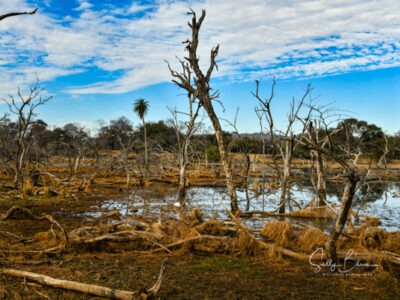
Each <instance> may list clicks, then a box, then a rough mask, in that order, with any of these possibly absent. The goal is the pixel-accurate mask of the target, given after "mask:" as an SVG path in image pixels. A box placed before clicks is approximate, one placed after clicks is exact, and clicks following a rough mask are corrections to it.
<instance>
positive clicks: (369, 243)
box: [360, 227, 400, 254]
mask: <svg viewBox="0 0 400 300" xmlns="http://www.w3.org/2000/svg"><path fill="white" fill-rule="evenodd" d="M360 243H361V245H362V246H364V247H365V248H367V249H368V250H383V251H390V252H394V253H398V254H400V232H387V231H385V230H383V229H380V228H376V227H372V228H368V229H367V230H365V231H362V232H361V234H360Z"/></svg>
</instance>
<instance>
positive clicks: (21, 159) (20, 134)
mask: <svg viewBox="0 0 400 300" xmlns="http://www.w3.org/2000/svg"><path fill="white" fill-rule="evenodd" d="M42 91H43V89H42V88H41V87H40V86H39V80H38V79H37V81H36V83H35V85H34V86H33V87H30V88H29V92H28V95H27V96H23V95H22V92H21V89H20V88H18V92H17V94H18V98H15V97H13V96H12V95H10V99H5V100H4V101H5V102H6V103H7V105H8V107H9V110H10V113H11V114H14V115H16V116H17V118H18V120H17V122H18V127H17V136H16V144H17V150H16V153H15V155H14V166H15V176H14V188H15V189H18V188H21V189H22V187H23V185H24V175H25V170H26V167H27V163H28V158H29V151H30V148H31V145H32V139H30V138H29V133H30V129H31V126H32V124H33V122H34V116H35V110H36V109H37V107H38V106H41V105H44V104H45V103H46V102H48V101H49V100H50V99H51V98H52V96H50V97H46V98H43V97H42V96H41V93H42Z"/></svg>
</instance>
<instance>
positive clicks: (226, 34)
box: [0, 0, 400, 134]
mask: <svg viewBox="0 0 400 300" xmlns="http://www.w3.org/2000/svg"><path fill="white" fill-rule="evenodd" d="M36 7H38V8H39V10H38V12H37V14H36V15H32V16H19V17H14V18H8V19H5V20H3V21H2V22H0V74H1V75H0V76H1V80H0V98H3V99H4V98H7V97H8V95H9V94H15V93H16V90H17V87H21V88H26V87H27V86H29V84H32V82H34V80H35V73H36V74H37V75H38V77H39V78H40V80H41V84H42V86H43V87H44V88H45V89H46V92H45V93H48V94H50V95H53V96H54V99H53V100H51V102H49V103H48V104H46V106H44V107H41V108H40V110H39V111H38V112H39V114H38V118H42V119H43V120H45V121H46V122H47V123H49V124H50V125H57V126H62V125H63V124H65V123H68V122H77V123H80V124H82V125H83V126H86V128H92V127H96V124H97V123H96V121H97V120H99V119H102V120H105V121H109V120H112V119H116V118H119V117H120V116H126V117H127V118H129V119H130V120H132V121H133V123H134V124H136V125H138V124H140V122H139V121H140V120H138V119H137V117H136V116H135V115H134V114H133V113H132V103H133V102H134V100H135V99H137V98H145V99H147V100H148V101H149V102H150V105H151V108H150V111H149V114H148V117H147V119H148V120H150V121H157V120H165V119H167V118H169V117H170V114H169V111H168V109H167V107H170V108H174V107H177V108H178V109H181V110H185V106H186V99H185V97H184V96H182V95H181V94H182V91H180V90H179V89H178V88H177V87H176V86H174V85H173V84H172V83H171V77H170V74H169V71H168V68H167V65H166V63H165V60H167V61H169V62H170V63H171V65H172V66H173V67H176V68H178V64H177V60H176V57H175V56H178V57H183V56H184V54H185V53H184V51H183V45H182V43H181V42H182V41H184V40H186V39H187V38H188V37H189V34H190V31H189V28H188V26H187V25H186V24H187V21H188V19H189V16H187V15H186V12H187V11H188V9H189V7H191V8H193V9H194V10H195V11H198V12H199V13H200V10H201V9H203V8H204V9H206V10H207V17H206V19H205V21H204V23H203V27H202V31H201V35H200V43H201V44H200V48H199V54H200V63H201V64H202V66H204V67H206V66H207V63H208V57H209V50H210V49H211V47H212V46H214V45H217V44H219V45H220V53H219V56H218V60H217V62H218V65H219V71H218V72H215V74H214V75H215V78H214V80H213V87H214V88H215V89H218V90H220V92H221V98H220V100H221V102H222V103H223V104H224V108H225V110H224V111H223V110H222V109H221V108H220V107H219V106H218V105H217V106H218V114H219V115H220V116H221V118H225V119H229V120H231V121H233V116H234V114H235V112H236V109H237V107H239V117H238V121H237V126H238V128H239V130H241V131H243V132H257V131H259V125H258V120H257V117H256V116H255V113H254V106H256V105H257V102H256V100H255V98H254V97H253V96H252V95H251V91H254V88H255V83H254V80H260V81H261V93H262V94H263V95H264V96H265V97H266V96H267V95H269V92H270V91H269V88H270V86H271V80H272V78H273V76H275V77H276V80H277V86H276V98H275V99H274V102H273V111H274V113H275V117H276V120H277V124H278V127H281V128H283V127H284V124H285V119H286V113H287V111H288V109H289V102H290V100H291V99H292V97H295V98H300V97H301V96H302V93H303V92H304V89H305V88H306V86H307V84H309V83H311V84H312V86H313V87H314V90H313V97H314V98H316V101H317V102H318V103H319V104H321V105H325V104H328V103H333V104H332V106H333V107H335V108H340V109H342V110H346V111H348V113H347V114H348V115H350V116H352V117H355V118H358V119H362V120H366V121H368V122H369V123H375V124H376V125H378V126H380V127H382V128H383V129H384V130H385V131H386V132H388V133H390V134H393V133H395V132H397V131H399V130H400V121H399V119H398V116H399V115H400V85H399V82H400V55H399V54H398V52H399V48H400V17H399V14H398V12H399V11H400V1H397V0H381V1H365V0H346V1H344V0H313V1H310V0H303V1H300V0H282V1H272V0H266V1H259V0H246V1H243V0H204V1H173V0H158V1H157V0H156V1H132V0H130V1H128V0H119V1H111V0H103V1H100V0H96V1H94V0H88V1H83V0H69V1H63V0H41V1H40V0H12V1H10V0H0V14H3V13H7V12H11V11H25V10H30V9H33V8H36ZM6 110H7V107H6V106H5V105H4V104H0V113H2V112H5V111H6ZM225 129H226V130H230V128H229V127H225Z"/></svg>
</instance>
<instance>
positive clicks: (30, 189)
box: [22, 180, 34, 196]
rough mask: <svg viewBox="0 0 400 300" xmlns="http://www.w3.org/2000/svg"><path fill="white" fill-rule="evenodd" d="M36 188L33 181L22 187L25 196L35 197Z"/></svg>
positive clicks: (26, 182) (28, 181)
mask: <svg viewBox="0 0 400 300" xmlns="http://www.w3.org/2000/svg"><path fill="white" fill-rule="evenodd" d="M33 190H34V186H33V183H32V181H31V180H27V181H25V182H24V185H23V187H22V194H23V195H24V196H33Z"/></svg>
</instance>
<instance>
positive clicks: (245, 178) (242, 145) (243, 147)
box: [225, 107, 264, 212]
mask: <svg viewBox="0 0 400 300" xmlns="http://www.w3.org/2000/svg"><path fill="white" fill-rule="evenodd" d="M238 113H239V107H238V108H237V110H236V114H235V118H234V121H233V123H232V122H230V121H229V120H225V121H226V122H227V123H228V124H229V125H230V126H231V127H232V128H233V130H234V132H235V134H236V135H237V137H238V140H237V141H238V149H239V151H240V153H241V154H242V155H243V160H244V169H243V174H240V173H239V175H240V176H241V177H242V182H243V188H244V192H245V195H246V208H245V211H246V212H247V211H249V210H250V195H249V172H250V166H251V164H252V162H254V160H253V161H252V160H251V158H250V154H251V152H252V151H253V149H252V148H251V147H249V145H247V144H246V141H244V140H243V137H242V135H241V134H240V132H239V130H238V128H237V125H236V124H237V116H238ZM232 142H234V140H233V141H232ZM263 146H264V144H263Z"/></svg>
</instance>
